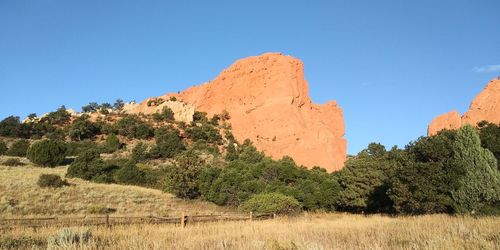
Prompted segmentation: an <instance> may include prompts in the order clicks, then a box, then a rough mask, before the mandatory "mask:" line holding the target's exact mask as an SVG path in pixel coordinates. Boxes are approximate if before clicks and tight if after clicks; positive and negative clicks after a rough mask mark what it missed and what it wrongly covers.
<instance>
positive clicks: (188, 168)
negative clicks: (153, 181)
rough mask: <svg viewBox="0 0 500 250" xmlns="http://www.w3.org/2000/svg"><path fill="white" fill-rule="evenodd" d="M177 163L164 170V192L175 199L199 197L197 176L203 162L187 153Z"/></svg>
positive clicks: (196, 156) (194, 155) (192, 154)
mask: <svg viewBox="0 0 500 250" xmlns="http://www.w3.org/2000/svg"><path fill="white" fill-rule="evenodd" d="M176 160H177V162H176V163H175V164H173V165H172V166H171V167H169V168H167V169H166V174H165V191H167V192H171V193H174V194H175V195H176V196H177V197H181V198H189V199H193V198H196V197H198V196H199V195H200V191H199V176H200V173H201V172H202V169H203V165H204V163H203V161H202V160H201V159H200V158H199V156H198V155H196V154H194V153H192V152H187V153H185V154H183V155H181V156H179V157H178V158H177V159H176Z"/></svg>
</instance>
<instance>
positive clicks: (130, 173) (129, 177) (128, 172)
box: [114, 161, 156, 187]
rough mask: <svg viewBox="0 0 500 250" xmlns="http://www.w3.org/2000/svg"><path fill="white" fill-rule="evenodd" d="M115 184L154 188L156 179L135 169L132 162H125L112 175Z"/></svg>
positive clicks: (143, 171) (135, 166)
mask: <svg viewBox="0 0 500 250" xmlns="http://www.w3.org/2000/svg"><path fill="white" fill-rule="evenodd" d="M114 179H115V182H116V183H119V184H127V185H137V186H145V187H150V186H154V184H155V181H156V179H155V178H154V176H152V175H150V174H148V173H147V172H146V171H145V170H142V169H140V168H138V167H137V165H136V164H135V163H134V162H133V161H127V162H125V163H124V164H121V166H120V168H119V169H118V170H117V171H116V172H115V173H114Z"/></svg>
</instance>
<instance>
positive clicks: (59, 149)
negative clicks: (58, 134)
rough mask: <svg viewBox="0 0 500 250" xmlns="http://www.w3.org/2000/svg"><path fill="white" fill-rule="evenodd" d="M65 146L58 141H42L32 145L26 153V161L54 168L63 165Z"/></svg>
mask: <svg viewBox="0 0 500 250" xmlns="http://www.w3.org/2000/svg"><path fill="white" fill-rule="evenodd" d="M65 154H66V144H65V143H64V142H60V141H52V140H43V141H38V142H35V143H33V145H31V146H30V148H29V149H28V151H27V154H26V155H27V157H28V159H29V160H30V161H31V162H33V163H35V164H37V165H40V166H45V167H54V166H58V165H60V164H61V163H63V161H64V158H65Z"/></svg>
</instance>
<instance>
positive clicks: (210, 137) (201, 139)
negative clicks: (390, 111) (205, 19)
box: [0, 104, 500, 214]
mask: <svg viewBox="0 0 500 250" xmlns="http://www.w3.org/2000/svg"><path fill="white" fill-rule="evenodd" d="M117 105H118V106H119V104H117ZM89 106H90V107H88V109H89V112H95V110H98V109H99V108H104V109H113V107H112V106H111V105H107V104H105V105H101V106H99V105H98V106H96V105H93V104H92V105H90V104H89ZM35 117H36V115H31V116H30V119H29V120H28V121H27V122H24V123H23V122H20V120H19V118H18V117H14V116H11V117H7V118H6V119H4V120H2V121H1V122H0V136H2V137H10V138H16V139H15V140H12V139H11V141H12V142H9V143H6V142H4V141H2V140H0V154H6V155H11V156H21V157H24V156H27V157H28V159H30V160H31V161H32V162H33V163H35V164H37V165H40V166H45V167H53V166H56V165H60V164H62V162H63V161H64V160H65V157H66V156H77V157H76V159H75V160H74V161H73V162H72V163H71V165H70V167H69V168H68V172H67V176H68V177H78V178H82V179H85V180H89V181H94V182H101V183H120V184H128V185H140V186H146V187H153V188H158V189H162V190H165V191H168V192H172V193H174V194H175V195H177V196H178V197H182V198H188V199H196V198H200V199H205V200H208V201H211V202H214V203H216V204H218V205H227V206H234V207H240V208H241V209H243V210H245V211H256V212H269V211H274V212H278V213H287V212H286V211H289V212H292V211H293V212H296V211H297V210H298V209H304V210H327V211H348V212H354V213H391V214H427V213H450V214H499V213H500V173H499V162H498V157H499V156H500V126H499V125H497V124H491V123H487V122H481V123H479V124H478V127H477V128H474V127H472V126H465V127H463V128H461V129H459V130H456V131H447V130H445V131H442V132H440V133H438V134H437V135H434V136H425V137H421V138H418V139H417V140H416V141H413V142H410V143H409V144H408V145H407V146H405V148H403V149H399V148H397V147H393V148H391V149H390V150H386V148H385V147H384V146H383V145H381V144H378V143H371V144H370V145H368V147H367V148H366V149H365V150H362V151H361V152H360V153H359V154H358V155H356V156H354V157H351V158H349V160H348V161H347V162H346V163H345V166H344V168H343V169H342V170H341V171H337V172H334V173H327V172H326V171H325V170H324V169H322V168H320V167H315V168H312V169H306V168H305V167H302V166H298V165H297V164H296V163H295V162H294V160H293V159H292V158H290V157H283V158H282V159H280V160H273V159H271V158H269V157H266V156H265V155H264V153H262V152H260V151H258V150H257V148H256V147H255V146H254V145H253V144H252V142H251V141H250V140H248V139H247V140H244V141H243V142H242V143H239V142H238V141H237V140H236V139H235V138H234V136H233V135H232V133H231V130H230V126H229V125H227V124H226V123H225V122H226V121H227V119H229V118H230V116H229V114H227V113H226V114H222V115H214V116H213V117H212V118H210V119H208V118H207V114H206V113H203V112H195V115H194V117H193V119H194V121H193V122H192V123H191V124H185V123H182V122H176V121H175V119H174V116H173V112H171V110H170V109H167V108H165V109H163V110H162V111H161V112H158V113H157V114H154V115H151V116H149V117H144V116H140V115H126V114H121V115H120V118H119V119H117V121H115V122H106V121H102V120H97V121H91V120H90V119H89V116H88V115H82V116H80V117H77V118H75V117H71V115H69V113H68V112H67V111H66V109H65V108H64V106H63V107H61V108H59V109H58V110H57V111H55V112H52V113H49V114H48V115H47V116H44V117H43V118H40V119H34V118H35ZM221 122H222V123H223V125H221V124H220V123H221ZM221 132H224V133H221ZM41 138H43V140H39V139H41ZM96 138H101V141H102V142H101V143H97V142H96V140H95V139H96ZM120 138H121V139H122V140H126V142H127V143H131V142H133V143H132V144H129V145H126V144H125V143H124V142H122V141H121V140H120ZM28 139H31V142H30V140H28ZM33 140H35V142H33ZM127 146H128V147H129V148H128V149H129V150H128V151H129V152H130V154H129V155H128V156H126V157H123V156H122V157H121V158H118V159H113V160H103V158H101V154H102V153H113V152H116V151H119V150H123V149H127ZM167 159H168V161H167ZM157 160H165V161H166V162H168V164H163V165H160V166H156V167H155V168H152V167H149V164H150V163H151V161H157Z"/></svg>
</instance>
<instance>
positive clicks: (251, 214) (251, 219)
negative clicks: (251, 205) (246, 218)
mask: <svg viewBox="0 0 500 250" xmlns="http://www.w3.org/2000/svg"><path fill="white" fill-rule="evenodd" d="M250 221H253V212H252V211H250Z"/></svg>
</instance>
